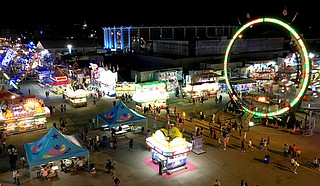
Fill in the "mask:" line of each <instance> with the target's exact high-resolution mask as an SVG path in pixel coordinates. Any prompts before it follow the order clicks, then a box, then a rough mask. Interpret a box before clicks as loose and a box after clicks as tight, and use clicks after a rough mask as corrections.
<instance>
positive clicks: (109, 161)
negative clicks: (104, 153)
mask: <svg viewBox="0 0 320 186" xmlns="http://www.w3.org/2000/svg"><path fill="white" fill-rule="evenodd" d="M106 169H107V173H108V174H109V173H110V171H111V160H110V158H108V159H107V161H106Z"/></svg>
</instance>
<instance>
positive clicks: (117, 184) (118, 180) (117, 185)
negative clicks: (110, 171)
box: [112, 176, 120, 186]
mask: <svg viewBox="0 0 320 186" xmlns="http://www.w3.org/2000/svg"><path fill="white" fill-rule="evenodd" d="M112 179H113V182H114V186H120V179H119V178H118V177H116V176H112Z"/></svg>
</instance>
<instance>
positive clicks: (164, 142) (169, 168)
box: [146, 127, 192, 175]
mask: <svg viewBox="0 0 320 186" xmlns="http://www.w3.org/2000/svg"><path fill="white" fill-rule="evenodd" d="M146 144H147V146H148V147H149V148H150V149H151V158H152V160H153V162H154V163H155V164H159V174H160V175H162V173H166V174H171V173H173V172H176V171H179V170H182V169H187V168H188V167H187V153H188V152H191V150H192V144H191V143H189V142H188V141H186V139H185V138H183V137H182V133H181V132H180V131H179V129H178V128H176V127H172V128H171V129H169V130H167V129H164V128H162V129H159V130H157V131H155V132H154V133H153V134H152V135H151V136H150V137H147V138H146Z"/></svg>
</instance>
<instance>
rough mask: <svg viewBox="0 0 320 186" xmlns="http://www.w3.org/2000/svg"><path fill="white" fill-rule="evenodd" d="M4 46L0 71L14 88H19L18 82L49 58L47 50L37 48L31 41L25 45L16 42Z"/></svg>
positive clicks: (0, 58) (0, 57) (0, 60)
mask: <svg viewBox="0 0 320 186" xmlns="http://www.w3.org/2000/svg"><path fill="white" fill-rule="evenodd" d="M5 48H6V51H5V52H4V53H3V56H0V62H1V63H0V71H1V73H2V75H3V77H4V78H5V80H6V81H7V83H8V84H9V85H11V86H13V87H14V88H15V89H19V83H20V82H21V81H22V80H24V79H25V78H27V77H28V75H30V73H31V72H32V71H33V70H34V69H36V68H37V67H38V66H39V65H40V66H42V65H43V63H44V62H45V61H46V59H48V58H49V57H48V54H49V53H48V51H47V50H45V49H43V48H42V49H40V48H37V46H36V45H35V44H34V43H33V42H30V43H29V44H28V45H27V46H23V45H21V44H16V45H14V46H5Z"/></svg>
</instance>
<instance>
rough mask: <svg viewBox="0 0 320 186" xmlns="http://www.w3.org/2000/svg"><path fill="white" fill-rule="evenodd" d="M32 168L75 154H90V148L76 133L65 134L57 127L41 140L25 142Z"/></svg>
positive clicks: (27, 156) (52, 128) (28, 160)
mask: <svg viewBox="0 0 320 186" xmlns="http://www.w3.org/2000/svg"><path fill="white" fill-rule="evenodd" d="M24 149H25V152H26V158H27V162H28V164H29V167H30V168H33V167H36V166H38V165H41V164H46V163H47V162H50V161H54V160H61V159H65V158H71V157H75V156H89V151H88V149H87V148H86V147H85V146H84V145H83V143H82V141H81V140H80V139H79V138H78V137H77V136H76V135H64V134H62V133H60V132H59V131H58V130H57V129H56V128H55V127H51V129H50V131H49V132H48V133H47V134H46V135H45V136H44V137H42V138H41V139H40V140H38V141H35V142H32V143H27V144H24Z"/></svg>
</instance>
